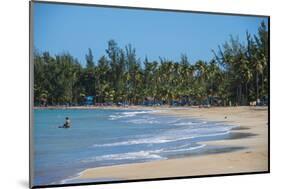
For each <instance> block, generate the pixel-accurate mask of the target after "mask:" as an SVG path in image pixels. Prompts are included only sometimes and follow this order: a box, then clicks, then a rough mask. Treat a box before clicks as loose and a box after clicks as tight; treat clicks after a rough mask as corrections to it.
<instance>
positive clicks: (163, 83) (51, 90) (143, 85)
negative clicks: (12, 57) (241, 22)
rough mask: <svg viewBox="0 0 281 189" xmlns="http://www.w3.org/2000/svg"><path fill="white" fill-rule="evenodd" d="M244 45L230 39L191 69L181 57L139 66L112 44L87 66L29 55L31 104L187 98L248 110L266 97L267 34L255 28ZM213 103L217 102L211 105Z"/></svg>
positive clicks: (132, 54)
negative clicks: (89, 99)
mask: <svg viewBox="0 0 281 189" xmlns="http://www.w3.org/2000/svg"><path fill="white" fill-rule="evenodd" d="M246 36H247V42H246V44H242V43H240V42H239V40H238V39H236V38H233V37H230V40H229V41H228V42H226V43H225V44H223V45H222V46H219V48H218V50H216V51H213V53H214V58H213V59H212V60H210V61H209V62H204V61H201V60H198V61H197V62H195V63H194V64H191V63H190V62H189V61H188V57H187V56H186V55H182V56H181V60H180V61H179V62H174V61H172V60H167V59H165V58H160V60H159V61H149V60H148V59H147V58H146V59H145V60H144V62H141V61H140V59H138V58H137V56H136V50H135V48H133V47H132V45H130V44H129V45H127V46H126V47H125V49H121V48H119V47H118V45H117V43H116V42H115V41H114V40H110V41H109V42H108V48H107V49H106V55H104V56H102V57H100V58H99V60H98V62H94V61H93V53H92V50H91V49H89V50H88V52H87V54H86V57H85V58H86V63H87V64H86V67H82V66H81V64H80V63H79V62H78V60H77V59H75V58H74V57H73V56H71V55H70V54H68V53H64V54H61V55H57V56H55V57H53V56H50V54H49V53H48V52H44V53H38V52H35V53H34V78H35V80H34V103H35V105H40V104H42V102H44V103H45V104H47V105H62V104H70V105H79V104H82V103H83V102H84V99H85V96H95V97H96V98H95V102H96V103H104V102H112V103H117V102H123V103H125V102H126V103H128V104H141V103H143V102H144V101H145V100H147V99H148V98H149V99H152V101H157V102H161V103H164V104H171V103H172V102H173V101H175V100H178V101H180V100H181V99H183V98H185V99H186V98H188V100H189V102H192V103H193V104H202V103H204V102H205V101H206V100H207V99H208V101H209V103H211V104H215V102H217V103H218V104H220V105H229V102H230V101H231V103H232V104H237V105H248V104H249V102H250V101H256V100H257V99H262V98H263V97H267V96H268V85H269V83H268V64H269V62H268V60H269V59H268V56H269V55H268V30H267V27H266V25H265V23H263V22H262V23H261V25H260V27H259V29H258V34H257V35H254V36H252V35H250V34H249V33H248V32H247V33H246ZM215 99H217V101H215Z"/></svg>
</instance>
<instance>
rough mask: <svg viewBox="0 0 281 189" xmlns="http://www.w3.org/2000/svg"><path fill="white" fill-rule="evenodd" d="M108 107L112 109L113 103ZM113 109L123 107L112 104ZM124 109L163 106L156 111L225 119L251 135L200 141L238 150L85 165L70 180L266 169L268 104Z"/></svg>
mask: <svg viewBox="0 0 281 189" xmlns="http://www.w3.org/2000/svg"><path fill="white" fill-rule="evenodd" d="M95 109H96V108H95ZM107 109H112V107H111V108H107ZM114 109H123V108H122V107H121V108H120V107H115V108H114ZM124 109H125V108H124ZM126 109H146V110H165V111H162V112H161V111H160V112H157V114H162V115H172V116H177V117H182V116H183V117H189V118H195V119H202V120H207V121H217V122H224V123H225V124H231V125H235V126H238V127H236V128H235V129H232V130H231V133H234V134H237V135H239V134H242V135H249V134H252V135H253V136H251V137H238V138H235V137H234V138H230V139H225V140H215V141H208V142H202V143H200V144H206V145H212V146H224V147H226V148H227V147H228V148H231V147H242V149H240V150H237V151H231V152H223V153H214V154H212V153H211V154H202V155H198V156H190V157H182V158H175V159H167V160H156V161H150V162H144V163H132V164H121V165H113V166H107V167H97V168H88V169H85V170H84V171H82V172H80V173H79V174H78V175H79V176H78V177H75V178H73V179H70V180H73V181H74V180H75V181H77V180H79V181H81V182H83V180H84V181H86V180H87V181H88V180H91V179H93V180H97V179H100V178H111V179H117V180H134V179H146V178H147V179H149V178H151V179H154V178H165V177H166V178H168V177H181V176H184V177H187V176H200V175H213V174H230V173H246V172H265V171H268V125H267V124H268V108H267V107H249V106H240V107H211V108H191V107H188V108H168V107H166V108H164V107H144V108H142V107H129V108H126ZM218 162H219V164H218Z"/></svg>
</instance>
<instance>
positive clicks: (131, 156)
mask: <svg viewBox="0 0 281 189" xmlns="http://www.w3.org/2000/svg"><path fill="white" fill-rule="evenodd" d="M161 151H162V150H154V151H139V152H128V153H120V154H109V155H102V156H97V157H93V158H90V159H88V160H82V162H83V163H87V162H93V161H110V160H135V159H153V160H156V159H157V160H159V159H166V158H164V157H161V156H160V155H158V154H156V153H159V152H161Z"/></svg>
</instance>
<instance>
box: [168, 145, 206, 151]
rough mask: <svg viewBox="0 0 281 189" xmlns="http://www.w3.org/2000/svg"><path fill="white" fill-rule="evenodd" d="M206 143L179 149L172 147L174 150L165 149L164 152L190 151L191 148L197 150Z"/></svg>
mask: <svg viewBox="0 0 281 189" xmlns="http://www.w3.org/2000/svg"><path fill="white" fill-rule="evenodd" d="M205 146H206V144H201V145H199V146H194V147H189V148H180V149H174V150H167V151H164V152H185V151H191V150H197V149H200V148H204V147H205Z"/></svg>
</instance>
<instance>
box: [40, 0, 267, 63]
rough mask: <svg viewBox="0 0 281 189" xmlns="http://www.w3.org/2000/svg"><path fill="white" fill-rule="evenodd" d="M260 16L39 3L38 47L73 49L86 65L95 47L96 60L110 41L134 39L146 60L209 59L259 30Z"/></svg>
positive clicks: (56, 51)
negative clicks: (226, 44)
mask: <svg viewBox="0 0 281 189" xmlns="http://www.w3.org/2000/svg"><path fill="white" fill-rule="evenodd" d="M262 20H265V21H266V22H267V20H266V18H262V17H247V16H226V15H223V16H222V15H212V14H197V13H186V12H185V13H181V12H165V11H153V10H149V11H147V10H136V9H120V8H118V9H117V8H101V7H91V6H77V5H62V4H44V3H35V6H34V46H35V48H36V49H38V50H39V51H40V52H43V51H49V52H50V53H51V54H52V55H55V54H60V53H63V52H69V53H70V54H72V55H73V56H74V57H76V58H78V60H79V61H80V62H81V64H82V65H85V54H86V53H87V51H88V48H91V49H92V51H93V54H94V60H95V61H96V62H97V60H98V58H100V57H101V56H102V55H105V49H106V48H107V42H108V40H110V39H114V40H115V41H116V42H117V43H118V45H119V47H121V48H124V47H125V45H126V44H129V43H131V44H132V45H133V47H135V48H136V53H137V56H138V57H140V58H141V60H142V61H143V60H144V58H145V56H147V57H148V59H149V60H159V56H161V57H163V58H167V59H170V60H175V61H178V60H180V56H181V54H183V53H185V54H187V56H188V59H189V61H190V62H191V63H194V62H195V61H197V60H199V59H201V60H206V61H208V60H210V59H211V58H212V57H213V54H212V52H211V50H212V49H215V50H217V47H218V45H220V44H222V43H224V42H225V41H227V40H229V37H230V35H233V36H235V37H236V36H238V37H239V39H240V40H241V41H242V42H245V39H246V38H245V32H246V30H248V31H249V32H250V33H251V34H256V33H257V29H258V26H259V24H260V22H261V21H262Z"/></svg>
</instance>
